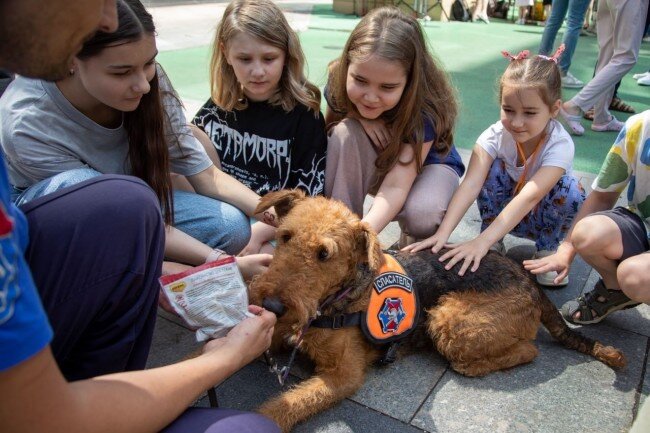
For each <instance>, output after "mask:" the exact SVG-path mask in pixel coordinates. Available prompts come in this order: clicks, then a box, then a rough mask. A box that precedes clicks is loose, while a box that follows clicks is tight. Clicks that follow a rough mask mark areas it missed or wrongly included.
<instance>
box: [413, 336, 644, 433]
mask: <svg viewBox="0 0 650 433" xmlns="http://www.w3.org/2000/svg"><path fill="white" fill-rule="evenodd" d="M583 332H584V333H585V334H586V335H589V336H592V337H594V336H598V338H599V339H601V340H602V341H604V342H608V341H615V342H616V346H617V347H619V348H620V349H622V350H623V351H624V353H625V355H626V356H627V358H628V361H629V366H628V367H627V368H626V369H624V370H622V371H615V370H612V369H610V368H609V367H607V366H605V365H604V364H602V363H600V362H598V361H595V360H593V359H592V358H591V357H589V356H587V355H583V354H580V353H577V352H575V351H572V350H568V349H566V348H564V347H562V346H560V345H559V344H557V343H556V342H555V341H553V339H552V338H551V336H550V335H549V334H548V333H547V332H546V331H542V332H540V333H539V336H538V340H537V343H538V347H539V349H540V355H539V356H538V357H537V358H536V359H535V360H534V361H533V362H532V363H530V364H528V365H525V366H519V367H515V368H513V369H509V370H506V371H502V372H497V373H493V374H490V375H488V376H486V377H483V378H468V377H464V376H461V375H459V374H457V373H455V372H453V371H449V372H447V373H446V374H445V375H444V376H443V378H442V380H441V381H440V383H439V384H438V385H437V386H436V388H435V390H434V391H433V392H432V394H431V396H430V397H429V398H428V399H427V401H426V402H425V403H424V405H423V407H422V409H421V410H420V411H419V412H418V414H417V415H416V417H415V418H414V420H413V422H412V424H413V425H416V426H418V427H420V428H424V429H426V430H429V431H435V432H441V433H443V432H445V433H446V432H458V431H464V432H486V433H487V432H517V433H524V432H535V433H546V432H548V433H563V432H567V433H580V432H602V433H608V432H623V431H626V429H627V428H629V426H630V424H631V422H632V411H631V407H632V406H633V404H634V399H635V393H636V387H637V386H638V384H639V381H640V377H641V366H642V363H643V359H644V357H645V350H646V347H645V342H646V340H647V339H646V338H645V337H643V336H640V335H638V334H633V333H630V332H628V331H625V330H622V329H617V328H612V327H605V326H602V327H600V328H599V329H593V328H589V329H584V330H583Z"/></svg>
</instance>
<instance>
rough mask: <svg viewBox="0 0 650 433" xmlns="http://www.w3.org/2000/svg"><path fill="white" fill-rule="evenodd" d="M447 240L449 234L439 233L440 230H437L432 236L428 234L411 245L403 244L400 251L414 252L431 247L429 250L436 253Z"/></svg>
mask: <svg viewBox="0 0 650 433" xmlns="http://www.w3.org/2000/svg"><path fill="white" fill-rule="evenodd" d="M448 240H449V236H446V235H443V234H441V233H440V230H438V231H437V232H436V233H435V234H434V235H433V236H430V237H428V238H426V239H424V240H423V241H420V242H414V243H412V244H411V245H407V246H405V247H404V248H402V251H406V252H409V253H415V252H418V251H422V250H424V249H426V248H429V247H431V252H432V253H437V252H438V251H440V250H441V249H443V248H444V246H445V245H446V244H447V241H448Z"/></svg>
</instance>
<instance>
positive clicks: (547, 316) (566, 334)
mask: <svg viewBox="0 0 650 433" xmlns="http://www.w3.org/2000/svg"><path fill="white" fill-rule="evenodd" d="M537 292H538V296H539V305H540V306H541V310H542V317H541V319H542V324H543V325H544V326H545V327H546V329H548V332H550V334H551V335H552V336H553V338H555V339H556V340H557V341H559V342H560V343H562V345H564V346H565V347H568V348H569V349H573V350H577V351H578V352H582V353H585V354H587V355H591V356H593V357H594V358H596V359H597V360H599V361H601V362H603V363H605V364H607V365H609V366H610V367H613V368H623V367H625V365H626V364H627V361H626V359H625V355H623V352H621V351H620V350H618V349H617V348H615V347H612V346H605V345H603V344H602V343H600V342H599V341H595V340H592V339H591V338H588V337H585V336H584V335H582V334H580V333H579V332H577V331H574V330H573V329H571V328H569V326H568V325H567V324H566V322H565V321H564V318H562V315H561V314H560V312H559V311H558V310H557V308H556V307H555V304H553V302H552V301H551V300H550V299H549V298H548V296H546V293H544V291H543V290H542V289H539V288H538V289H537Z"/></svg>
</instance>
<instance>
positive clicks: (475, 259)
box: [471, 257, 481, 272]
mask: <svg viewBox="0 0 650 433" xmlns="http://www.w3.org/2000/svg"><path fill="white" fill-rule="evenodd" d="M479 266H481V257H476V258H474V266H472V269H471V271H472V272H476V270H477V269H478V267H479Z"/></svg>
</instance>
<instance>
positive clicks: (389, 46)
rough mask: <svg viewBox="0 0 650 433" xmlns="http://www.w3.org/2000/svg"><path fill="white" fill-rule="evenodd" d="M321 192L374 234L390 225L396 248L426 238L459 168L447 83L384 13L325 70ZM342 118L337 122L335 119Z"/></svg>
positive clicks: (410, 35)
mask: <svg viewBox="0 0 650 433" xmlns="http://www.w3.org/2000/svg"><path fill="white" fill-rule="evenodd" d="M325 97H326V99H327V102H328V112H327V115H326V120H327V121H328V123H330V122H333V121H338V120H340V122H339V123H337V124H336V125H335V126H334V127H333V128H332V129H331V131H330V134H329V139H328V155H327V165H326V171H325V193H326V195H328V196H331V197H332V198H335V199H338V200H340V201H342V202H343V203H345V204H346V205H348V207H349V208H350V209H351V210H353V211H354V212H356V213H357V214H358V215H360V216H362V215H363V202H364V198H365V196H366V194H368V193H371V194H374V196H375V198H374V201H373V204H372V207H371V208H370V210H369V211H368V213H367V214H366V215H365V216H364V217H363V220H364V221H366V222H368V223H369V224H370V226H371V227H372V228H373V229H374V230H376V231H377V232H380V231H381V230H382V229H383V228H384V227H386V225H387V224H388V223H389V222H391V221H393V220H394V219H397V220H398V222H399V224H400V228H401V229H402V236H401V238H400V245H401V246H404V245H406V244H408V243H411V242H413V241H414V240H415V239H423V238H425V237H427V236H430V235H431V234H432V233H434V232H435V231H436V229H437V227H438V224H440V221H442V217H443V215H444V213H445V210H446V209H447V204H448V203H449V200H450V199H451V196H452V194H453V193H454V191H455V190H456V188H457V187H458V180H459V178H460V176H462V175H463V172H464V170H465V167H464V166H463V163H462V161H461V159H460V156H459V155H458V152H457V151H456V149H455V147H454V146H453V128H454V123H455V120H456V114H457V111H458V108H457V103H456V97H455V94H454V91H453V88H452V86H451V84H450V82H449V78H448V77H447V74H446V73H445V72H444V70H443V69H442V68H441V67H440V66H439V65H438V63H437V61H436V60H434V58H433V56H432V55H431V53H429V51H428V50H427V45H426V42H425V39H424V35H423V33H422V29H421V28H420V25H419V23H418V22H417V20H415V19H414V18H412V17H409V16H407V15H405V14H404V13H402V12H401V11H400V10H399V9H397V8H394V7H383V8H379V9H375V10H373V11H371V12H370V13H368V14H367V15H366V16H365V17H364V18H363V19H362V20H361V21H360V22H359V24H358V25H357V26H356V28H355V29H354V30H353V31H352V34H351V35H350V37H349V39H348V41H347V43H346V45H345V48H344V49H343V54H342V55H341V57H340V58H339V59H338V60H337V61H335V62H333V63H332V64H331V66H330V77H329V83H328V87H327V89H326V92H325ZM341 119H342V120H341Z"/></svg>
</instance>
